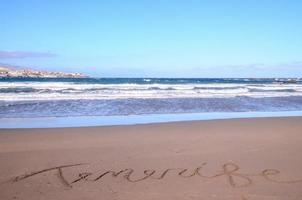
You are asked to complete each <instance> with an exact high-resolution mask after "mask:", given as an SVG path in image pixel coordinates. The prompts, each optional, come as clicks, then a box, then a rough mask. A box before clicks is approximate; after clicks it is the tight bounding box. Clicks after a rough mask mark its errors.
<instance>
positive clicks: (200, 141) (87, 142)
mask: <svg viewBox="0 0 302 200" xmlns="http://www.w3.org/2000/svg"><path fill="white" fill-rule="evenodd" d="M301 152H302V117H288V118H263V119H232V120H213V121H195V122H193V121H192V122H176V123H162V124H149V125H129V126H111V127H85V128H53V129H7V130H5V129H2V130H0V182H1V183H0V199H1V200H2V199H3V200H4V199H23V200H24V199H30V200H36V199H39V200H43V199H45V200H46V199H47V200H50V199H64V200H69V199H70V200H71V199H72V200H77V199H79V200H80V199H81V200H82V199H86V200H91V199H106V200H111V199H112V200H118V199H123V200H130V199H131V200H134V199H135V200H140V199H141V200H143V199H144V200H151V199H152V200H153V199H162V200H169V199H171V200H172V199H173V200H174V199H176V200H177V199H179V200H187V199H193V200H194V199H196V200H197V199H198V200H203V199H209V200H211V199H213V200H237V199H238V200H301V199H302V155H301Z"/></svg>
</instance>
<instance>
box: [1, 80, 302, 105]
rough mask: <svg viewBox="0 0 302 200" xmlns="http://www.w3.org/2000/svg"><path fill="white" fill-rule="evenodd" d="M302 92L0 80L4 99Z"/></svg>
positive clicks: (296, 89)
mask: <svg viewBox="0 0 302 200" xmlns="http://www.w3.org/2000/svg"><path fill="white" fill-rule="evenodd" d="M236 96H246V97H255V98H261V97H282V96H302V85H301V84H283V85H282V84H279V83H270V84H263V83H262V84H255V83H253V84H236V83H211V84H203V83H199V84H197V83H194V84H192V83H190V84H187V83H185V84H166V83H165V84H162V83H161V84H159V83H150V84H137V83H125V84H97V83H93V84H91V83H89V84H88V83H78V82H77V83H74V82H0V101H1V100H2V101H18V100H20V101H22V100H63V99H126V98H145V99H148V98H230V97H236Z"/></svg>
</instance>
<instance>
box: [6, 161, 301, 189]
mask: <svg viewBox="0 0 302 200" xmlns="http://www.w3.org/2000/svg"><path fill="white" fill-rule="evenodd" d="M206 164H207V163H202V164H201V166H198V167H196V168H195V169H193V170H189V169H186V168H168V169H164V170H161V171H157V170H154V169H146V170H143V173H142V175H140V176H139V177H138V176H137V174H136V173H135V170H134V169H132V168H126V169H122V170H117V171H114V170H107V171H102V172H80V173H78V174H77V175H76V177H75V178H74V180H72V181H67V179H66V178H65V176H64V173H63V169H64V171H65V170H68V169H70V168H73V167H80V166H83V165H88V164H73V165H62V166H57V167H52V168H47V169H43V170H40V171H35V172H32V173H28V174H23V175H20V176H17V177H14V178H13V179H11V180H10V181H9V182H12V183H15V182H19V181H22V180H24V179H28V178H30V177H33V176H37V175H41V174H44V173H48V172H51V171H55V172H57V175H58V176H57V177H58V181H60V182H61V183H62V184H63V185H64V186H66V187H69V188H71V187H72V186H73V185H74V184H76V183H79V182H85V181H86V182H87V181H88V182H97V181H100V180H101V179H102V178H103V177H105V176H111V177H113V178H116V177H122V178H124V179H125V180H126V181H128V182H132V183H136V182H141V181H145V180H147V179H154V180H163V179H165V178H166V176H167V174H168V173H169V174H174V175H176V176H178V177H181V178H192V177H194V176H198V177H201V178H204V179H217V178H221V177H224V179H225V180H226V183H227V184H228V185H230V186H231V187H234V188H238V187H247V186H250V185H252V183H253V178H255V177H261V178H263V179H264V180H266V181H269V182H273V183H279V184H293V183H302V179H300V180H278V178H277V175H279V174H280V171H279V170H276V169H265V170H262V171H261V172H259V173H256V174H246V173H240V172H239V170H240V167H239V166H238V165H237V164H234V163H225V164H223V165H222V167H221V168H222V170H221V172H219V173H217V174H214V175H206V174H204V172H205V170H203V168H204V167H205V165H206ZM137 177H138V178H137Z"/></svg>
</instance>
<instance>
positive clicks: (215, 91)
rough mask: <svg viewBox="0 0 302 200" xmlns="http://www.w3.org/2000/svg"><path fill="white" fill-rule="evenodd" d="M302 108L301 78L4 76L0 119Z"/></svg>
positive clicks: (290, 109)
mask: <svg viewBox="0 0 302 200" xmlns="http://www.w3.org/2000/svg"><path fill="white" fill-rule="evenodd" d="M280 111H302V80H301V79H295V80H294V81H293V80H285V79H247V78H245V79H235V78H233V79H230V78H229V79H208V78H201V79H189V78H188V79H182V78H81V79H73V78H0V118H37V117H73V116H128V115H148V114H183V113H219V112H221V113H228V112H232V113H233V112H280Z"/></svg>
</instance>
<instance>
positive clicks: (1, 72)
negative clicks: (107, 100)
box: [0, 64, 88, 78]
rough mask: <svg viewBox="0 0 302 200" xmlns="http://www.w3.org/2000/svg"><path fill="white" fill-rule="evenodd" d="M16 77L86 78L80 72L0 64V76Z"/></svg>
mask: <svg viewBox="0 0 302 200" xmlns="http://www.w3.org/2000/svg"><path fill="white" fill-rule="evenodd" d="M1 77H6V78H16V77H31V78H88V76H87V75H84V74H82V73H77V72H75V73H66V72H53V71H42V70H35V69H23V68H19V67H13V66H5V65H4V66H3V65H1V64H0V78H1Z"/></svg>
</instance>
